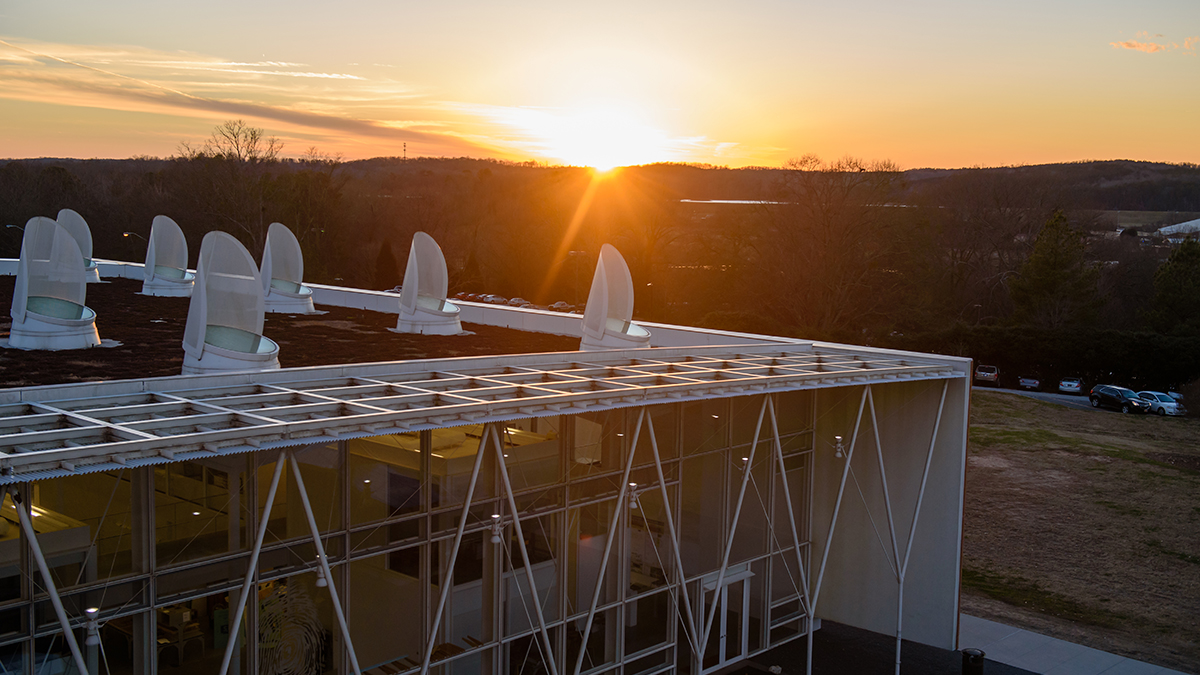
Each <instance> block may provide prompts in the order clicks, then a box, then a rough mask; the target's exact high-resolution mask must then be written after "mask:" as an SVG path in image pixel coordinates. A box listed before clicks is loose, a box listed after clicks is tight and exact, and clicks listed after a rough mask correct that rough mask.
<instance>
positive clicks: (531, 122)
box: [520, 107, 677, 172]
mask: <svg viewBox="0 0 1200 675" xmlns="http://www.w3.org/2000/svg"><path fill="white" fill-rule="evenodd" d="M529 113H531V114H528V115H525V116H524V118H523V119H522V120H521V125H520V126H523V127H524V128H525V131H526V132H527V133H528V134H529V136H530V137H531V140H532V141H533V142H532V144H531V145H533V146H535V147H537V148H538V149H539V152H540V153H541V154H543V155H545V156H546V157H550V158H553V159H555V160H558V161H561V162H563V163H565V164H571V165H575V166H589V167H592V168H594V169H596V171H598V172H607V171H610V170H611V169H614V168H616V167H618V166H630V165H634V164H648V163H651V162H662V161H671V160H673V159H675V158H676V157H675V156H676V154H677V151H676V149H675V148H674V147H673V145H675V144H674V143H673V142H672V140H671V138H670V137H669V136H668V135H667V133H666V132H665V131H663V130H661V129H658V128H656V127H654V126H652V125H650V124H648V123H647V122H645V121H644V120H643V119H641V118H640V116H638V115H637V114H635V113H633V112H631V111H629V110H625V109H621V108H613V107H609V108H590V109H586V110H582V111H562V112H560V111H546V110H539V111H529Z"/></svg>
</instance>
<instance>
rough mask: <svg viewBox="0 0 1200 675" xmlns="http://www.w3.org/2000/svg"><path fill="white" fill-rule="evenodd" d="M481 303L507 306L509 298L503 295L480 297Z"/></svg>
mask: <svg viewBox="0 0 1200 675" xmlns="http://www.w3.org/2000/svg"><path fill="white" fill-rule="evenodd" d="M479 301H480V302H486V303H487V304H489V305H507V304H508V298H506V297H504V296H503V295H491V294H489V295H482V296H480V297H479Z"/></svg>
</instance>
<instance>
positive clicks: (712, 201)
mask: <svg viewBox="0 0 1200 675" xmlns="http://www.w3.org/2000/svg"><path fill="white" fill-rule="evenodd" d="M679 201H680V202H681V203H684V204H790V203H791V202H768V201H760V200H751V199H680V200H679Z"/></svg>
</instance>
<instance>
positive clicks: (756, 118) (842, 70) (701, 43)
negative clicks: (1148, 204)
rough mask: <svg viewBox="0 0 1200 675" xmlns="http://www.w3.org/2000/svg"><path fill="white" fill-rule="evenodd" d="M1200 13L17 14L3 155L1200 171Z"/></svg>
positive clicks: (277, 6)
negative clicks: (244, 138)
mask: <svg viewBox="0 0 1200 675" xmlns="http://www.w3.org/2000/svg"><path fill="white" fill-rule="evenodd" d="M1198 52H1200V1H1197V0H1158V1H1154V0H1139V1H1138V2H1131V1H1129V0H1122V1H1119V2H1118V1H1115V0H1038V1H1027V0H1009V1H1006V2H1003V3H997V2H978V1H975V0H946V1H941V0H936V1H935V0H911V1H909V2H902V3H897V2H888V1H884V0H858V1H849V0H848V1H846V2H838V3H833V2H828V1H823V2H806V1H796V0H793V1H788V2H777V1H772V0H741V1H739V2H736V3H734V2H708V1H707V0H691V1H687V2H674V1H669V0H668V1H662V2H657V1H654V0H637V1H636V2H633V1H625V0H605V2H601V3H590V4H584V3H571V2H562V0H552V1H540V0H539V1H534V2H510V3H498V2H482V1H472V0H443V1H439V2H411V1H410V2H398V1H396V0H389V1H383V0H379V1H376V2H328V1H322V2H308V1H301V0H295V1H292V2H266V1H256V2H245V1H244V0H243V1H241V2H228V1H226V0H208V1H206V2H203V3H182V2H170V1H163V0H155V1H153V2H140V1H131V0H110V1H108V2H95V1H94V0H86V1H83V0H81V1H76V0H71V1H64V0H38V1H36V2H35V1H33V0H20V1H18V0H0V157H2V158H25V157H77V158H95V157H104V158H125V157H132V156H143V155H149V156H157V157H167V156H170V155H173V154H175V153H177V152H178V149H179V146H180V143H182V142H188V143H192V144H197V143H202V142H203V141H204V139H205V138H206V137H207V136H208V134H209V133H210V131H211V130H212V129H213V127H214V126H216V125H218V124H220V123H222V122H224V121H226V120H231V119H243V120H245V121H246V122H247V123H248V124H250V125H252V126H256V127H260V128H262V129H264V130H266V132H267V133H268V134H270V135H273V136H276V137H278V138H279V139H280V140H281V141H282V142H283V144H284V151H283V154H284V155H290V156H300V155H303V154H304V153H305V152H306V151H308V150H309V149H310V148H315V149H316V150H317V151H318V152H320V153H323V154H328V155H340V156H342V157H343V158H345V159H362V158H368V157H378V156H402V155H405V154H407V156H408V157H417V156H445V157H461V156H469V157H492V158H498V159H507V160H516V161H526V160H534V161H538V162H547V163H551V164H571V165H587V166H596V167H600V168H607V167H609V166H618V165H630V164H643V163H649V162H659V161H670V162H695V163H706V164H715V165H723V166H731V167H740V166H779V165H781V164H782V163H783V162H785V161H786V160H787V159H789V158H796V157H801V156H803V155H808V154H815V155H817V156H819V157H822V158H824V159H827V160H832V159H837V158H840V157H847V156H850V157H857V158H861V159H865V160H868V161H872V160H891V161H894V162H896V163H897V164H899V165H900V166H901V167H902V168H905V169H910V168H920V167H944V168H957V167H966V166H999V165H1019V164H1040V163H1048V162H1062V161H1080V160H1093V159H1136V160H1149V161H1163V162H1192V163H1195V162H1200V55H1198Z"/></svg>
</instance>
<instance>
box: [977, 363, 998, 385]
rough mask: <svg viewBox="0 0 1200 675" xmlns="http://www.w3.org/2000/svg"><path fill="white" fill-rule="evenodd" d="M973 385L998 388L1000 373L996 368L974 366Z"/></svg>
mask: <svg viewBox="0 0 1200 675" xmlns="http://www.w3.org/2000/svg"><path fill="white" fill-rule="evenodd" d="M975 384H990V385H992V386H993V387H999V386H1000V371H999V370H998V369H997V368H996V366H976V367H975Z"/></svg>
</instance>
